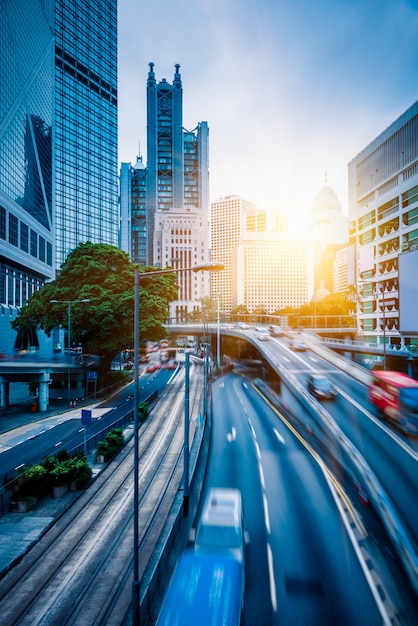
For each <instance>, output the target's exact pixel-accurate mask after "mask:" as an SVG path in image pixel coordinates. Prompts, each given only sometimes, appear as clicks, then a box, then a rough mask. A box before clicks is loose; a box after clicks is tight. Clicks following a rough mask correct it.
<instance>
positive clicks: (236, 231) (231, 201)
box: [210, 196, 257, 311]
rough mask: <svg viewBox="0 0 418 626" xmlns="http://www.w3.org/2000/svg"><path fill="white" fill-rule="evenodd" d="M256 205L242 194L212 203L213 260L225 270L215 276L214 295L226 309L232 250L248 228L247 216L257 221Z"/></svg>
mask: <svg viewBox="0 0 418 626" xmlns="http://www.w3.org/2000/svg"><path fill="white" fill-rule="evenodd" d="M256 211H257V207H256V206H255V204H252V203H251V202H248V201H247V200H244V199H243V198H241V197H240V196H225V197H224V198H219V199H218V200H215V201H214V202H212V203H211V220H210V230H211V250H212V261H214V262H216V263H222V264H223V265H224V267H225V269H224V271H223V272H219V274H213V275H212V281H211V297H212V298H217V297H219V299H220V303H221V304H220V306H221V308H222V310H223V311H231V309H232V299H231V289H232V266H231V262H232V250H233V248H234V246H236V245H237V244H238V242H239V241H240V240H241V238H242V236H243V234H244V233H245V232H246V230H247V219H248V218H249V217H250V223H251V224H253V223H254V219H253V217H254V213H255V212H256Z"/></svg>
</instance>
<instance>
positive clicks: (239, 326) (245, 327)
mask: <svg viewBox="0 0 418 626" xmlns="http://www.w3.org/2000/svg"><path fill="white" fill-rule="evenodd" d="M236 328H237V329H238V330H248V329H249V328H250V327H249V325H248V324H246V323H245V322H238V324H237V325H236Z"/></svg>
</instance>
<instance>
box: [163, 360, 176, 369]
mask: <svg viewBox="0 0 418 626" xmlns="http://www.w3.org/2000/svg"><path fill="white" fill-rule="evenodd" d="M176 367H177V363H176V361H174V360H170V361H167V363H166V366H165V369H166V370H175V369H176Z"/></svg>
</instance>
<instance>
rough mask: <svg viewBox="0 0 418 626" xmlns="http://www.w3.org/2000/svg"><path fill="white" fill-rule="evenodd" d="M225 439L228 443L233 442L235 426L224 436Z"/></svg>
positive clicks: (235, 433)
mask: <svg viewBox="0 0 418 626" xmlns="http://www.w3.org/2000/svg"><path fill="white" fill-rule="evenodd" d="M226 438H227V440H228V441H229V442H231V441H235V440H236V438H237V429H236V428H235V426H233V427H232V428H231V432H230V433H227V434H226Z"/></svg>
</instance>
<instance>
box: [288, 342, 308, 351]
mask: <svg viewBox="0 0 418 626" xmlns="http://www.w3.org/2000/svg"><path fill="white" fill-rule="evenodd" d="M290 347H291V348H292V350H294V351H295V352H305V350H306V344H305V342H304V341H303V340H302V339H292V341H291V342H290Z"/></svg>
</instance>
